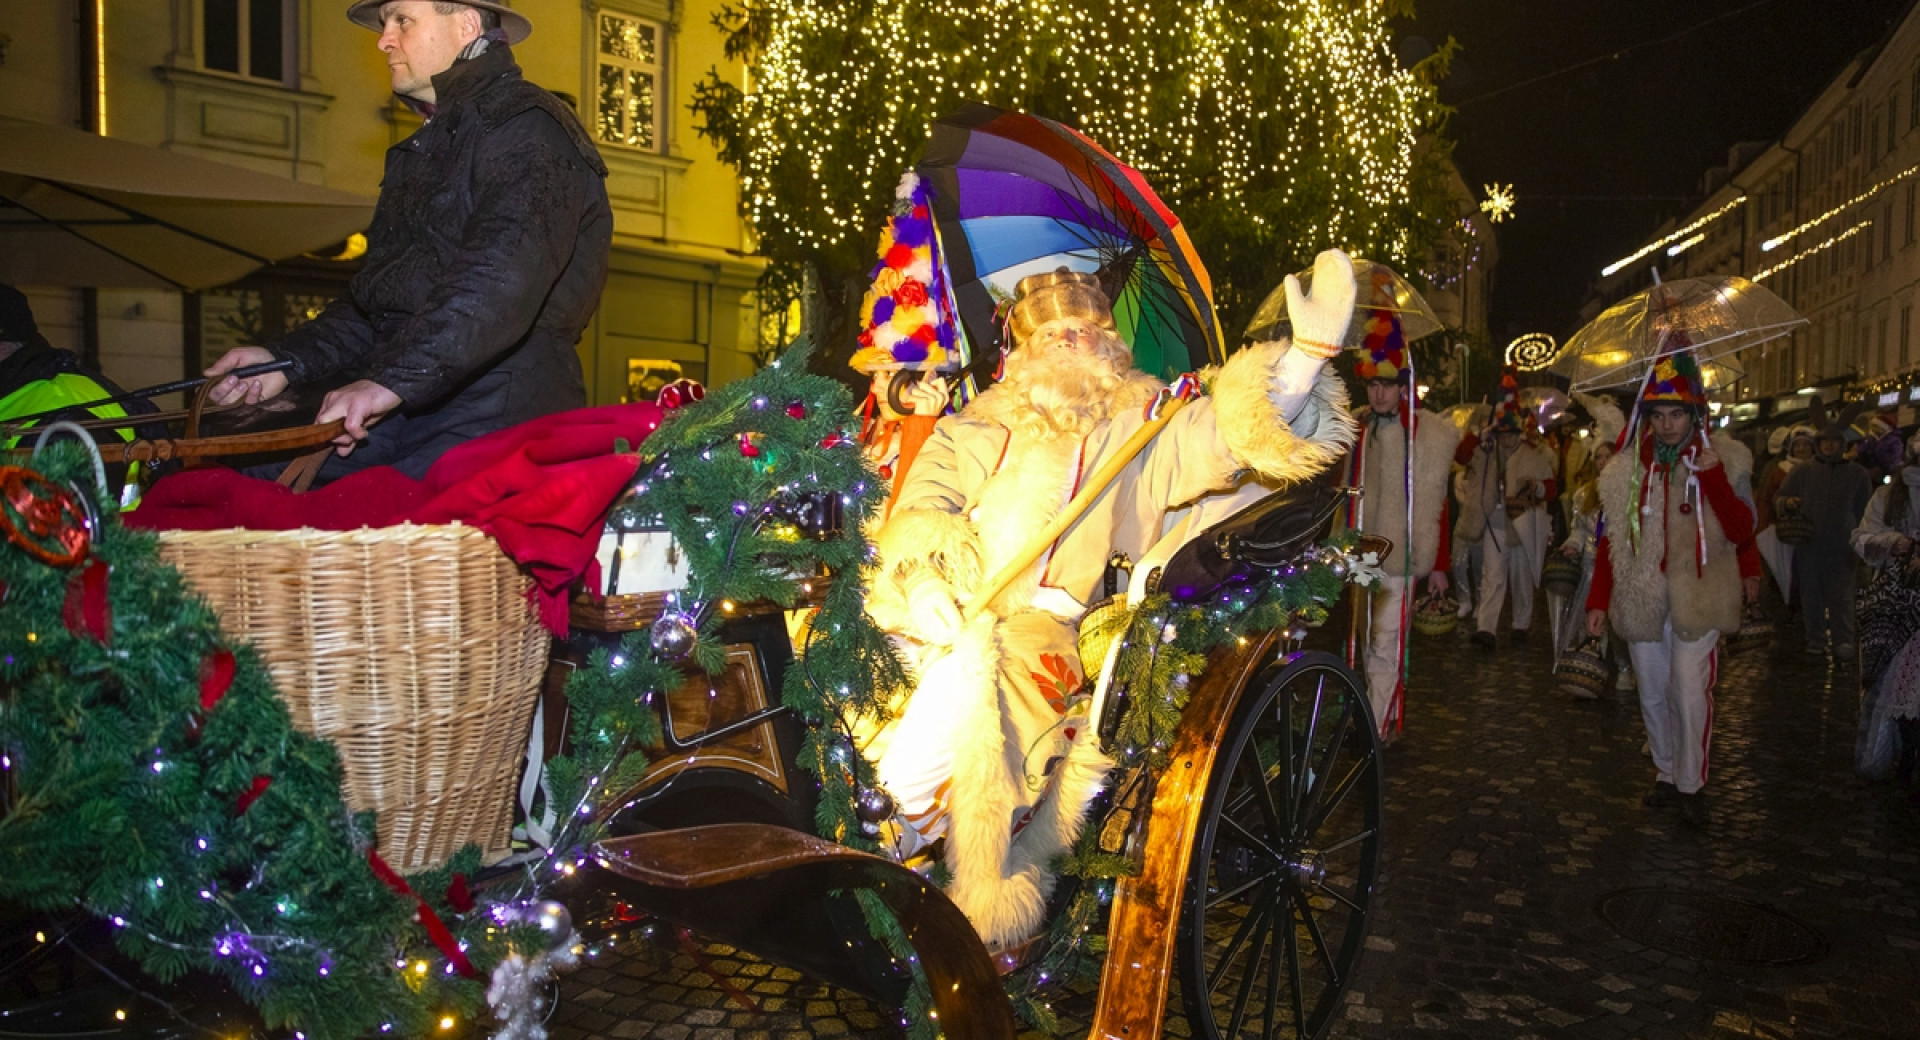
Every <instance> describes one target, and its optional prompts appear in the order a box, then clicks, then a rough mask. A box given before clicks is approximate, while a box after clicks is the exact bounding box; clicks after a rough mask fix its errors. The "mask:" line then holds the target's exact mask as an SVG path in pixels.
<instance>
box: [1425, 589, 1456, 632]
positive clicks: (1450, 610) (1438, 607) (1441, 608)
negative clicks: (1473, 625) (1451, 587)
mask: <svg viewBox="0 0 1920 1040" xmlns="http://www.w3.org/2000/svg"><path fill="white" fill-rule="evenodd" d="M1459 611H1460V605H1459V603H1458V602H1457V601H1456V600H1454V599H1453V598H1452V597H1451V596H1431V597H1428V598H1426V599H1423V600H1421V601H1420V603H1419V605H1418V606H1416V607H1414V610H1413V630H1414V631H1415V632H1418V633H1420V634H1421V635H1423V636H1444V635H1446V634H1447V633H1449V632H1452V631H1453V629H1454V626H1455V625H1457V624H1459V622H1460V614H1459Z"/></svg>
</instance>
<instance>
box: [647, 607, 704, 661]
mask: <svg viewBox="0 0 1920 1040" xmlns="http://www.w3.org/2000/svg"><path fill="white" fill-rule="evenodd" d="M648 635H649V637H650V639H651V641H652V643H653V652H654V653H656V654H659V655H660V656H661V657H664V658H666V659H667V660H669V661H678V660H680V659H681V658H683V657H685V656H687V655H688V654H690V653H692V652H693V644H694V643H695V642H697V641H698V640H699V638H700V632H699V630H698V629H696V628H695V627H694V625H693V619H692V618H690V617H688V616H686V615H685V614H681V613H677V612H673V613H666V614H662V615H660V616H659V617H658V618H656V619H655V620H654V622H653V627H652V628H651V629H650V630H648Z"/></svg>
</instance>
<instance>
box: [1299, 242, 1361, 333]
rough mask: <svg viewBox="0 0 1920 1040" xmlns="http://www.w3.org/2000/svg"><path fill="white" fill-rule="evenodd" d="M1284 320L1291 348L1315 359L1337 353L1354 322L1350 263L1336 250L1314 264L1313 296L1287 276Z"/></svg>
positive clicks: (1322, 254) (1331, 250)
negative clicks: (1290, 332)
mask: <svg viewBox="0 0 1920 1040" xmlns="http://www.w3.org/2000/svg"><path fill="white" fill-rule="evenodd" d="M1286 287H1287V320H1288V321H1290V322H1291V323H1292V324H1293V345H1294V348H1295V349H1296V350H1300V351H1304V352H1306V353H1308V354H1311V355H1313V356H1314V357H1318V358H1322V359H1325V358H1330V357H1332V356H1334V355H1335V354H1338V353H1340V349H1341V347H1342V346H1343V341H1344V340H1345V339H1346V336H1347V325H1348V324H1349V323H1350V322H1352V321H1353V299H1354V294H1355V288H1354V284H1353V261H1352V260H1350V259H1348V258H1347V254H1345V253H1343V252H1341V251H1340V250H1338V249H1329V250H1327V251H1326V252H1324V253H1321V254H1320V255H1319V257H1317V258H1316V259H1315V260H1314V261H1313V294H1312V295H1308V294H1307V293H1305V292H1303V291H1302V290H1301V288H1300V279H1298V278H1296V277H1294V276H1293V275H1288V276H1287V280H1286Z"/></svg>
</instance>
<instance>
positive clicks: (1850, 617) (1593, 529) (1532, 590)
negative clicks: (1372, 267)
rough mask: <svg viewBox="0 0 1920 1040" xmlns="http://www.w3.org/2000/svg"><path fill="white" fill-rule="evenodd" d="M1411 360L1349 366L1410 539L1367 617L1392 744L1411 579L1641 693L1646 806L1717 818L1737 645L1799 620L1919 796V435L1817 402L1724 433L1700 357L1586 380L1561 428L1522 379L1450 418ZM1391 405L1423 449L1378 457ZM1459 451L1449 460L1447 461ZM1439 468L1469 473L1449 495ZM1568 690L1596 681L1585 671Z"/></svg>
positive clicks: (1390, 519) (1408, 659)
mask: <svg viewBox="0 0 1920 1040" xmlns="http://www.w3.org/2000/svg"><path fill="white" fill-rule="evenodd" d="M1404 369H1405V364H1404V360H1403V358H1402V356H1401V355H1400V354H1399V353H1397V352H1396V351H1395V350H1390V349H1386V348H1385V347H1384V346H1381V345H1373V344H1370V347H1369V353H1367V354H1365V355H1364V356H1363V357H1362V360H1361V361H1360V362H1359V364H1358V366H1357V367H1356V370H1355V372H1354V375H1355V376H1356V378H1358V379H1359V380H1360V381H1361V382H1363V383H1365V384H1366V386H1367V389H1368V398H1369V407H1368V408H1365V409H1362V410H1361V412H1360V420H1361V427H1362V431H1363V435H1362V440H1361V449H1362V450H1361V453H1359V454H1358V455H1357V456H1356V459H1357V461H1356V462H1355V464H1354V466H1353V468H1352V475H1353V477H1354V478H1355V479H1354V483H1357V484H1359V485H1360V486H1361V487H1362V488H1363V493H1362V500H1363V502H1365V503H1366V506H1365V511H1366V512H1367V513H1370V514H1371V513H1377V515H1378V518H1379V519H1377V520H1374V519H1369V520H1363V521H1362V522H1361V523H1360V524H1359V526H1361V527H1363V528H1365V529H1366V530H1367V531H1368V532H1369V533H1377V534H1383V535H1386V536H1387V537H1389V538H1394V539H1395V540H1396V541H1400V540H1402V539H1404V538H1407V537H1408V536H1409V535H1411V536H1412V538H1413V541H1412V542H1411V544H1412V546H1413V550H1412V552H1411V554H1410V555H1409V556H1408V557H1406V558H1405V559H1404V560H1402V561H1401V562H1400V563H1399V565H1398V566H1397V567H1395V566H1391V565H1390V566H1389V568H1388V569H1389V571H1390V572H1391V573H1393V574H1395V575H1397V576H1398V577H1399V578H1400V582H1401V584H1398V585H1396V584H1393V583H1389V584H1387V585H1385V586H1383V587H1382V588H1380V589H1378V590H1376V591H1375V592H1374V593H1373V594H1372V599H1371V604H1370V605H1371V609H1370V610H1368V611H1366V612H1365V615H1366V616H1365V617H1364V618H1361V619H1360V622H1359V623H1360V624H1361V625H1362V626H1363V627H1364V628H1365V629H1366V634H1365V639H1364V645H1365V646H1366V651H1365V652H1364V653H1363V654H1362V655H1360V658H1361V661H1362V663H1364V672H1365V676H1366V681H1367V685H1368V687H1369V693H1370V698H1371V701H1372V704H1373V707H1374V711H1375V715H1376V717H1377V719H1378V721H1379V723H1380V725H1381V727H1382V739H1383V742H1384V743H1389V744H1390V743H1392V742H1393V741H1394V739H1395V738H1397V736H1398V735H1399V732H1400V729H1401V725H1402V722H1403V719H1404V715H1405V705H1404V700H1405V676H1406V674H1407V669H1408V666H1409V665H1411V666H1413V667H1418V665H1417V661H1416V660H1415V659H1416V658H1417V657H1418V656H1419V652H1418V651H1414V652H1411V653H1410V652H1409V650H1410V648H1409V644H1408V640H1407V637H1406V634H1405V626H1404V625H1403V624H1402V622H1403V621H1404V619H1405V617H1406V616H1407V612H1406V610H1405V609H1404V602H1403V601H1404V600H1405V598H1406V594H1405V592H1404V589H1405V587H1406V583H1408V582H1418V581H1426V582H1427V586H1426V587H1427V596H1426V597H1425V598H1424V599H1423V600H1421V605H1420V607H1419V608H1418V609H1421V610H1424V611H1436V610H1448V611H1450V612H1451V613H1452V614H1453V615H1454V617H1455V618H1456V619H1457V621H1458V625H1459V628H1460V630H1462V631H1463V632H1464V634H1465V635H1466V637H1467V638H1468V639H1470V640H1471V641H1472V642H1473V643H1474V644H1476V645H1477V646H1479V647H1482V648H1484V649H1485V650H1486V651H1487V652H1489V653H1494V654H1498V653H1500V652H1502V649H1503V648H1504V647H1509V646H1517V645H1521V644H1525V643H1527V642H1528V641H1529V640H1530V639H1531V638H1532V637H1533V633H1535V632H1536V631H1537V630H1538V629H1540V628H1545V629H1547V630H1548V631H1549V632H1550V638H1551V639H1552V641H1553V643H1552V649H1553V655H1554V660H1555V662H1556V667H1557V668H1558V667H1562V665H1561V662H1562V661H1563V660H1564V659H1566V658H1568V657H1570V656H1571V655H1574V654H1585V655H1588V659H1589V660H1597V661H1599V662H1602V665H1603V667H1605V668H1606V669H1608V670H1610V671H1611V672H1612V673H1613V675H1614V686H1615V688H1616V689H1617V690H1619V691H1622V692H1623V693H1624V692H1627V691H1637V696H1638V699H1639V701H1640V706H1641V713H1642V717H1643V721H1644V723H1645V726H1646V731H1647V744H1648V751H1649V754H1650V756H1651V758H1652V760H1653V765H1654V771H1655V777H1656V778H1655V782H1654V785H1653V787H1652V789H1651V790H1650V791H1649V792H1648V793H1647V795H1646V797H1645V799H1644V801H1645V803H1646V804H1647V805H1648V806H1650V807H1668V806H1673V807H1677V808H1678V809H1679V810H1680V812H1681V813H1682V814H1683V816H1684V818H1685V819H1686V820H1688V821H1689V822H1691V823H1695V824H1702V823H1705V822H1706V821H1707V819H1708V811H1707V807H1706V803H1705V802H1704V801H1703V800H1702V799H1701V796H1700V791H1701V790H1702V788H1703V787H1704V786H1705V784H1706V782H1707V777H1708V773H1709V768H1708V766H1709V760H1710V757H1711V755H1710V753H1711V749H1712V717H1713V686H1714V682H1715V679H1716V675H1717V671H1718V655H1719V654H1720V653H1722V652H1725V651H1726V650H1727V649H1729V644H1730V643H1731V642H1732V641H1733V640H1734V639H1735V638H1736V637H1737V636H1738V635H1739V633H1740V632H1742V630H1743V629H1744V630H1746V631H1748V632H1750V633H1751V632H1759V631H1771V630H1772V629H1773V628H1774V627H1775V626H1778V627H1780V628H1786V627H1787V626H1789V625H1793V624H1795V623H1797V624H1798V625H1799V626H1800V627H1802V628H1803V630H1804V635H1805V642H1804V647H1805V652H1806V653H1808V654H1810V655H1812V656H1814V657H1816V658H1819V659H1821V660H1823V661H1828V662H1831V664H1832V665H1833V666H1834V667H1835V668H1836V669H1838V670H1839V671H1840V673H1841V674H1843V675H1846V676H1848V677H1849V678H1852V677H1854V676H1857V678H1858V682H1859V685H1860V689H1861V690H1862V703H1861V713H1860V739H1859V744H1858V754H1857V766H1858V769H1859V771H1860V772H1861V773H1862V774H1863V775H1867V776H1871V777H1888V776H1891V777H1894V778H1896V779H1897V780H1898V782H1899V783H1900V784H1901V785H1902V786H1903V787H1909V788H1910V789H1912V790H1913V791H1914V792H1915V796H1916V797H1917V798H1920V785H1915V784H1914V781H1915V779H1916V774H1917V773H1920V640H1916V639H1915V638H1914V637H1915V635H1916V634H1920V553H1916V551H1915V549H1916V546H1917V545H1920V510H1916V509H1913V508H1910V496H1911V491H1910V490H1909V489H1911V488H1913V487H1916V486H1920V432H1916V433H1914V435H1913V436H1912V437H1910V438H1908V437H1904V436H1903V434H1902V433H1901V431H1900V429H1899V427H1898V425H1897V423H1896V421H1895V417H1894V416H1891V415H1888V416H1862V415H1859V414H1858V413H1857V411H1854V410H1846V411H1842V412H1841V413H1840V414H1838V415H1835V416H1832V417H1830V418H1829V417H1827V416H1825V415H1823V414H1822V409H1821V407H1820V406H1819V403H1818V401H1817V400H1816V402H1815V405H1814V407H1813V408H1812V409H1811V410H1810V412H1809V413H1807V414H1805V415H1803V416H1802V418H1803V419H1804V420H1806V421H1803V422H1800V423H1789V424H1781V425H1777V426H1775V427H1773V428H1770V429H1769V428H1766V427H1760V428H1755V429H1750V430H1747V431H1743V435H1742V436H1739V437H1736V436H1733V435H1730V434H1729V433H1727V432H1726V431H1724V430H1717V429H1715V428H1714V424H1713V422H1712V417H1711V414H1710V410H1709V408H1708V403H1707V401H1706V396H1705V390H1704V384H1703V380H1702V379H1701V377H1700V372H1699V369H1698V367H1697V366H1696V365H1695V364H1694V363H1693V361H1692V359H1691V357H1690V355H1688V354H1687V353H1685V352H1683V351H1681V352H1674V353H1672V354H1670V355H1667V356H1665V357H1662V358H1660V359H1659V360H1658V361H1657V362H1656V364H1655V365H1654V366H1653V368H1652V370H1651V371H1650V372H1649V373H1648V375H1647V376H1646V378H1645V379H1644V380H1643V381H1642V382H1641V383H1640V384H1639V385H1638V386H1637V387H1635V388H1634V391H1633V393H1631V394H1630V395H1626V396H1624V397H1614V396H1610V395H1600V394H1577V395H1575V398H1576V401H1574V402H1572V403H1571V407H1569V408H1567V409H1565V411H1564V413H1563V414H1562V415H1561V416H1557V417H1556V420H1557V421H1555V422H1551V423H1548V424H1546V425H1545V426H1544V427H1543V426H1542V425H1541V424H1540V423H1539V422H1538V419H1539V417H1540V410H1539V409H1532V410H1529V409H1527V408H1523V407H1521V406H1520V403H1519V402H1520V398H1521V393H1520V391H1519V388H1518V386H1517V384H1516V380H1515V377H1514V376H1513V375H1512V374H1511V373H1510V374H1508V375H1507V376H1506V377H1505V378H1504V380H1503V383H1502V387H1501V393H1500V396H1499V399H1498V400H1497V401H1496V402H1495V403H1494V404H1493V406H1492V412H1491V414H1490V415H1487V414H1484V413H1485V411H1486V409H1485V408H1484V407H1483V408H1482V409H1481V412H1482V414H1480V415H1475V414H1474V413H1473V410H1472V409H1469V408H1459V409H1454V410H1451V411H1450V412H1449V413H1447V414H1440V413H1435V412H1432V411H1430V410H1426V409H1424V408H1420V407H1418V406H1417V405H1413V404H1410V403H1407V399H1408V398H1409V397H1410V396H1411V387H1410V386H1409V385H1407V383H1406V381H1405V380H1404V379H1401V378H1399V376H1400V375H1401V374H1403V373H1404ZM1382 373H1386V375H1384V376H1383V375H1382ZM1409 415H1416V416H1418V421H1417V422H1412V421H1408V420H1407V418H1406V416H1409ZM1396 416H1397V417H1399V422H1398V423H1397V424H1393V425H1397V426H1398V427H1399V428H1401V429H1402V430H1403V431H1406V436H1407V437H1409V438H1410V439H1411V443H1413V444H1416V445H1419V447H1416V448H1414V449H1413V451H1412V452H1411V453H1409V452H1406V451H1405V450H1396V451H1395V452H1394V453H1393V454H1392V455H1391V457H1390V464H1388V463H1382V464H1376V463H1375V462H1374V460H1373V456H1375V455H1383V454H1384V453H1381V452H1377V451H1368V450H1367V449H1368V447H1369V445H1370V444H1371V443H1373V442H1374V441H1377V440H1379V439H1380V438H1379V435H1378V434H1377V433H1376V432H1375V431H1378V430H1384V429H1387V428H1389V419H1390V417H1396ZM1450 419H1454V420H1456V421H1449V420H1450ZM1458 420H1465V421H1464V422H1460V421H1458ZM1463 426H1465V427H1466V429H1465V430H1464V432H1463V429H1462V427H1463ZM1416 431H1417V432H1416ZM1749 440H1751V442H1752V444H1751V446H1750V445H1749V443H1748V441H1749ZM1402 443H1405V442H1402ZM1447 454H1451V460H1450V464H1449V463H1448V462H1447V461H1440V462H1439V463H1438V464H1437V465H1436V463H1435V462H1434V461H1432V460H1434V459H1435V458H1436V456H1438V457H1440V458H1442V459H1443V460H1444V456H1445V455H1447ZM1409 458H1415V459H1418V460H1421V461H1416V462H1415V464H1414V465H1413V466H1412V467H1411V473H1412V476H1411V479H1409V476H1408V473H1407V472H1406V471H1405V470H1403V469H1401V468H1399V467H1403V466H1405V465H1406V460H1407V459H1409ZM1359 460H1364V461H1359ZM1435 468H1437V469H1438V470H1439V471H1440V472H1441V473H1451V476H1452V481H1451V486H1450V487H1449V486H1448V485H1447V484H1445V483H1444V482H1436V481H1435V479H1434V474H1433V473H1432V472H1430V470H1432V469H1435ZM1410 493H1411V494H1412V495H1413V496H1414V500H1415V501H1416V503H1419V504H1417V505H1416V506H1415V507H1414V509H1413V510H1412V511H1411V513H1409V510H1408V509H1407V507H1406V506H1405V505H1403V504H1402V503H1404V502H1405V501H1407V496H1408V495H1409V494H1410ZM1423 498H1424V502H1423V501H1421V500H1422V499H1423ZM1410 515H1411V516H1412V517H1413V522H1412V523H1408V522H1407V519H1408V517H1409V516H1410ZM1436 543H1437V544H1438V545H1440V546H1441V547H1442V548H1441V550H1440V551H1439V552H1437V553H1436V552H1433V551H1431V550H1430V549H1429V548H1428V547H1429V546H1432V545H1434V544H1436ZM1449 568H1451V574H1450V575H1449V574H1448V573H1447V571H1448V569H1449ZM1556 568H1558V571H1557V574H1556ZM1556 578H1557V579H1558V580H1557V581H1556ZM1543 589H1544V590H1545V591H1547V592H1548V595H1547V596H1546V597H1545V598H1546V600H1547V602H1546V604H1545V608H1544V610H1538V609H1536V605H1535V604H1536V592H1538V591H1541V590H1543ZM1443 597H1444V598H1443ZM1441 627H1442V628H1444V627H1445V626H1441ZM1561 688H1562V689H1564V690H1566V691H1567V692H1569V693H1571V694H1572V695H1574V696H1576V697H1583V698H1592V697H1594V696H1596V695H1597V691H1596V690H1595V689H1594V688H1593V687H1592V686H1591V685H1588V684H1584V683H1579V682H1569V683H1567V684H1565V685H1564V686H1563V687H1561Z"/></svg>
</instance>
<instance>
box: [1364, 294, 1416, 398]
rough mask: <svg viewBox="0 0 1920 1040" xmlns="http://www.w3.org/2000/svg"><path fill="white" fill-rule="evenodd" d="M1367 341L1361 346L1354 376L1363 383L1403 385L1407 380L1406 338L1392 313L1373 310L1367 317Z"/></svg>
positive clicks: (1398, 320)
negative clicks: (1380, 382) (1374, 382)
mask: <svg viewBox="0 0 1920 1040" xmlns="http://www.w3.org/2000/svg"><path fill="white" fill-rule="evenodd" d="M1366 336H1367V338H1366V339H1365V340H1364V341H1363V342H1362V343H1361V345H1360V351H1361V353H1360V360H1359V361H1358V362H1356V363H1355V364H1354V366H1353V372H1354V375H1357V376H1359V377H1360V379H1361V380H1362V381H1364V382H1368V383H1371V382H1373V381H1374V380H1382V381H1385V382H1393V383H1398V382H1403V381H1405V380H1406V378H1407V337H1406V333H1405V332H1404V331H1403V330H1402V329H1401V327H1400V318H1399V316H1398V315H1396V314H1394V313H1393V312H1392V311H1388V310H1372V311H1368V312H1367V317H1366Z"/></svg>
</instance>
